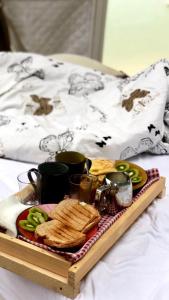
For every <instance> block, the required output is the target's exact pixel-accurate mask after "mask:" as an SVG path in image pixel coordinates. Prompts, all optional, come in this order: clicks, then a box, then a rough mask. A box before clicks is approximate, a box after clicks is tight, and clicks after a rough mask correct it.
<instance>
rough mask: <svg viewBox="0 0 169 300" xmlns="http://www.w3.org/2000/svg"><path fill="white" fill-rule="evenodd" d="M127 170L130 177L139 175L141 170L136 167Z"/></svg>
mask: <svg viewBox="0 0 169 300" xmlns="http://www.w3.org/2000/svg"><path fill="white" fill-rule="evenodd" d="M126 172H127V174H128V175H129V177H130V178H132V177H137V176H138V175H139V170H138V169H136V168H129V169H128V170H127V171H126Z"/></svg>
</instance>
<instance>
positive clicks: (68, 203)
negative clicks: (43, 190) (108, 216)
mask: <svg viewBox="0 0 169 300" xmlns="http://www.w3.org/2000/svg"><path fill="white" fill-rule="evenodd" d="M49 216H50V218H52V219H56V220H59V221H60V222H62V223H63V224H64V225H67V226H69V227H71V228H72V229H75V230H78V231H81V232H87V231H88V230H89V229H91V228H92V227H93V226H94V225H95V224H97V223H98V222H99V220H100V214H99V212H98V211H97V210H96V209H95V208H94V207H93V206H92V205H90V204H87V203H85V202H79V201H78V200H76V199H66V200H63V201H61V202H60V203H59V204H58V205H56V206H55V208H54V209H53V210H52V211H50V212H49Z"/></svg>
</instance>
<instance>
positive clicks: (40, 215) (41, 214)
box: [29, 207, 48, 223]
mask: <svg viewBox="0 0 169 300" xmlns="http://www.w3.org/2000/svg"><path fill="white" fill-rule="evenodd" d="M29 214H34V215H36V216H37V218H39V220H38V222H39V223H42V222H43V221H47V219H48V214H47V213H46V212H45V211H44V210H43V209H41V208H38V207H32V208H30V209H29ZM43 219H44V220H43Z"/></svg>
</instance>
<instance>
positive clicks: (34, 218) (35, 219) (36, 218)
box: [27, 212, 45, 226]
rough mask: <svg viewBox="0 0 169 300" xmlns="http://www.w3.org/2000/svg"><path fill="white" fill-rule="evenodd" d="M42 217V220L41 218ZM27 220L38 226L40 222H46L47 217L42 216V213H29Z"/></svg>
mask: <svg viewBox="0 0 169 300" xmlns="http://www.w3.org/2000/svg"><path fill="white" fill-rule="evenodd" d="M41 219H42V220H41ZM27 220H28V221H29V222H30V223H31V224H33V225H34V226H37V225H38V224H41V223H43V222H45V219H44V218H43V217H42V215H41V214H40V213H37V212H36V213H29V215H28V216H27Z"/></svg>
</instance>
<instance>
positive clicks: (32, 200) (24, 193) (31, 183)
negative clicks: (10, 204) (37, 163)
mask: <svg viewBox="0 0 169 300" xmlns="http://www.w3.org/2000/svg"><path fill="white" fill-rule="evenodd" d="M17 181H18V185H19V193H18V197H19V200H20V202H21V203H23V204H25V205H31V206H33V205H38V204H40V203H41V174H40V173H39V172H37V171H36V172H34V173H32V174H31V175H30V172H29V171H27V172H23V173H21V174H19V175H18V176H17Z"/></svg>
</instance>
